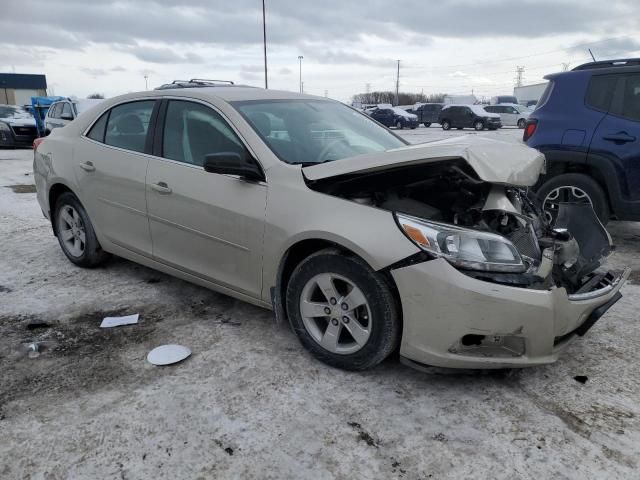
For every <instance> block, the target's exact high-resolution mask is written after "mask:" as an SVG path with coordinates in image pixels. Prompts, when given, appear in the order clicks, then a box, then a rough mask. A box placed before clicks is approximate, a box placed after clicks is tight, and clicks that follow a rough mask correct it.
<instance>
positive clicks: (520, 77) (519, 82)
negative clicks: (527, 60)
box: [515, 66, 524, 87]
mask: <svg viewBox="0 0 640 480" xmlns="http://www.w3.org/2000/svg"><path fill="white" fill-rule="evenodd" d="M523 76H524V67H521V66H517V67H516V79H515V80H516V87H521V86H522V80H523V79H524V77H523Z"/></svg>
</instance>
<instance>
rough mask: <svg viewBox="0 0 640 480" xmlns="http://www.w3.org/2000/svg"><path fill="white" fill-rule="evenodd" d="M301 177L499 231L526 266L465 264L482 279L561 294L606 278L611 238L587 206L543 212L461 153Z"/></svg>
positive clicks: (353, 196)
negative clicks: (494, 268) (515, 269)
mask: <svg viewBox="0 0 640 480" xmlns="http://www.w3.org/2000/svg"><path fill="white" fill-rule="evenodd" d="M308 183H309V187H310V188H312V189H314V190H316V191H321V192H323V193H327V194H330V195H335V196H338V197H341V198H345V199H348V200H351V201H354V202H357V203H360V204H363V205H369V206H372V207H377V208H382V209H385V210H388V211H392V212H396V213H398V212H400V213H403V214H407V215H411V216H413V217H418V218H420V219H425V220H430V221H433V222H441V223H445V224H450V225H455V226H459V227H465V228H469V229H474V230H478V231H483V232H491V233H495V234H499V235H501V236H503V237H505V238H506V239H508V240H509V241H510V242H511V243H512V244H513V246H514V247H515V248H516V249H517V251H518V252H519V254H520V256H521V258H522V260H523V263H524V264H525V266H526V269H525V271H524V272H521V273H504V272H489V271H486V272H484V271H475V270H465V273H467V274H468V275H470V276H473V277H475V278H478V279H481V280H485V281H490V282H496V283H501V284H508V285H514V286H521V287H528V288H537V289H548V288H550V287H552V286H554V285H555V286H558V287H560V286H562V287H565V288H566V290H567V292H568V293H581V292H583V291H588V290H590V289H594V288H597V287H598V286H600V283H601V282H606V281H607V280H606V278H605V276H604V275H601V274H598V273H595V271H596V269H597V268H598V267H599V266H600V265H601V263H602V262H603V260H604V258H606V256H608V255H609V253H610V252H611V249H612V246H611V239H610V237H609V234H608V233H607V231H606V230H605V229H604V227H603V226H602V224H601V223H600V222H599V220H598V218H597V216H596V215H595V213H594V212H593V209H591V207H590V205H575V204H560V205H559V210H558V212H557V215H556V216H555V218H550V217H549V215H545V212H544V211H543V210H542V207H541V204H540V202H539V200H538V198H537V197H536V195H535V193H533V192H532V191H531V190H529V189H528V188H521V187H515V186H508V185H502V184H492V183H488V182H485V181H483V180H481V179H480V178H479V177H478V176H477V174H476V173H475V171H474V170H473V169H472V168H471V167H470V166H469V164H468V163H466V162H465V161H464V160H462V159H452V160H443V161H441V162H433V163H429V164H422V165H412V166H405V167H402V166H396V167H394V168H392V169H385V170H379V171H373V172H371V171H369V172H364V173H355V174H348V175H343V176H340V177H332V178H329V179H323V180H318V181H315V182H308Z"/></svg>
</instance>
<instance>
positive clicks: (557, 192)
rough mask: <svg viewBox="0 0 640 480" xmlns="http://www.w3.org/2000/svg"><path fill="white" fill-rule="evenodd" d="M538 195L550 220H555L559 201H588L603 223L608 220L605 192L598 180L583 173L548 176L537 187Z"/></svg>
mask: <svg viewBox="0 0 640 480" xmlns="http://www.w3.org/2000/svg"><path fill="white" fill-rule="evenodd" d="M538 197H540V200H541V201H542V205H543V208H544V211H545V214H546V215H547V218H548V219H549V220H551V221H555V219H556V217H557V215H558V208H559V204H560V203H588V204H590V205H591V206H592V207H593V210H594V211H595V212H596V215H597V216H598V218H599V219H600V222H602V224H603V225H606V224H607V222H608V221H609V215H610V212H609V202H608V201H607V196H606V194H605V192H604V191H603V189H602V187H600V185H599V184H598V182H596V181H595V180H594V179H593V178H591V177H590V176H588V175H585V174H583V173H565V174H562V175H558V176H556V177H552V178H550V179H549V180H547V181H546V182H545V183H543V184H542V186H541V187H540V188H539V189H538Z"/></svg>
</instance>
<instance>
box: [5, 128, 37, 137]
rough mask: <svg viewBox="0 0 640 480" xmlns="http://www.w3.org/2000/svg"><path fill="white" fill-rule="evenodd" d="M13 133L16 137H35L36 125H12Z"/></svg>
mask: <svg viewBox="0 0 640 480" xmlns="http://www.w3.org/2000/svg"><path fill="white" fill-rule="evenodd" d="M11 130H13V134H14V135H16V136H18V137H35V136H36V127H30V126H17V125H12V126H11Z"/></svg>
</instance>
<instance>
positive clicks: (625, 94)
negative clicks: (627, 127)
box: [610, 74, 640, 122]
mask: <svg viewBox="0 0 640 480" xmlns="http://www.w3.org/2000/svg"><path fill="white" fill-rule="evenodd" d="M618 76H619V77H620V75H618ZM623 79H624V81H623V82H621V83H620V84H618V85H619V87H618V91H617V92H616V95H615V97H614V101H613V105H612V106H611V110H610V113H612V114H614V115H619V116H621V117H624V118H628V119H629V120H634V121H636V122H640V74H629V75H624V78H623Z"/></svg>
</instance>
